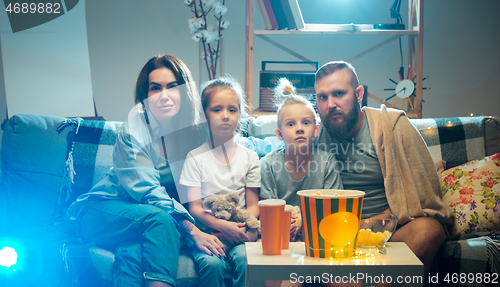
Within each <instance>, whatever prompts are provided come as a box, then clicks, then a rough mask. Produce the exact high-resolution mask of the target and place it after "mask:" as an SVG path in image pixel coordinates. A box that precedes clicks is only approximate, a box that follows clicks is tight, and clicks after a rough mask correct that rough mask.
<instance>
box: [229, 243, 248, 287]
mask: <svg viewBox="0 0 500 287" xmlns="http://www.w3.org/2000/svg"><path fill="white" fill-rule="evenodd" d="M227 258H228V260H229V262H231V266H232V267H233V270H234V273H233V274H234V275H233V287H245V265H246V263H247V260H246V250H245V243H241V244H238V245H236V246H235V247H233V248H231V250H229V252H227Z"/></svg>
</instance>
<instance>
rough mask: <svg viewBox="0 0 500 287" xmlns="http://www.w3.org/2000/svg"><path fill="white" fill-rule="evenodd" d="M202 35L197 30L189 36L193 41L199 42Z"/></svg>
mask: <svg viewBox="0 0 500 287" xmlns="http://www.w3.org/2000/svg"><path fill="white" fill-rule="evenodd" d="M202 37H203V33H202V32H201V31H198V32H196V33H194V35H193V37H191V39H193V41H195V42H200V40H201V38H202Z"/></svg>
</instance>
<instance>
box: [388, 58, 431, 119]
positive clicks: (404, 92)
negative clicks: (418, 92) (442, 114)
mask: <svg viewBox="0 0 500 287" xmlns="http://www.w3.org/2000/svg"><path fill="white" fill-rule="evenodd" d="M403 72H404V68H403V67H401V68H399V71H398V74H399V79H400V82H399V83H398V82H396V81H394V80H393V79H391V78H389V77H388V78H387V79H389V81H391V82H393V83H394V84H396V88H394V89H392V88H388V89H384V91H394V92H395V93H394V94H393V95H392V96H390V97H388V98H387V99H385V102H387V103H389V104H390V103H391V102H390V101H393V103H392V105H390V107H391V108H398V107H397V106H396V104H397V103H398V102H399V100H401V107H400V108H399V109H400V110H402V109H403V108H404V104H405V101H406V100H407V101H408V105H409V107H411V109H414V107H413V103H412V99H413V100H414V99H415V89H416V88H415V86H416V83H415V78H416V77H417V75H415V76H413V78H412V79H410V78H409V76H410V68H408V72H407V73H406V78H404V77H403ZM427 78H429V76H427V77H425V78H423V79H422V80H425V79H427ZM427 89H429V88H422V90H427ZM422 102H423V101H422Z"/></svg>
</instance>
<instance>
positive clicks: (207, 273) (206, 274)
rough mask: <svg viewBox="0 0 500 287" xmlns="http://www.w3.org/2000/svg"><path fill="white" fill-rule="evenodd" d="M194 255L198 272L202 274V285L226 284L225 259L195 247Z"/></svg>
mask: <svg viewBox="0 0 500 287" xmlns="http://www.w3.org/2000/svg"><path fill="white" fill-rule="evenodd" d="M192 256H193V259H194V262H195V264H196V267H197V268H198V274H199V276H200V286H203V287H223V286H224V269H225V268H226V263H225V262H224V259H222V258H219V257H218V256H216V255H213V254H212V255H208V254H206V253H205V252H203V251H200V250H198V249H197V248H194V250H193V252H192ZM243 277H244V276H243ZM243 279H244V278H243Z"/></svg>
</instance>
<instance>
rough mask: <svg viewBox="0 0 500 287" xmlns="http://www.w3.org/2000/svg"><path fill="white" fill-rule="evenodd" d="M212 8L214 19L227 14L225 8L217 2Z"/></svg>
mask: <svg viewBox="0 0 500 287" xmlns="http://www.w3.org/2000/svg"><path fill="white" fill-rule="evenodd" d="M213 7H214V14H215V16H216V17H220V16H222V15H224V14H226V12H227V8H226V6H224V5H222V4H220V2H219V1H217V2H215V3H214V5H213Z"/></svg>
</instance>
